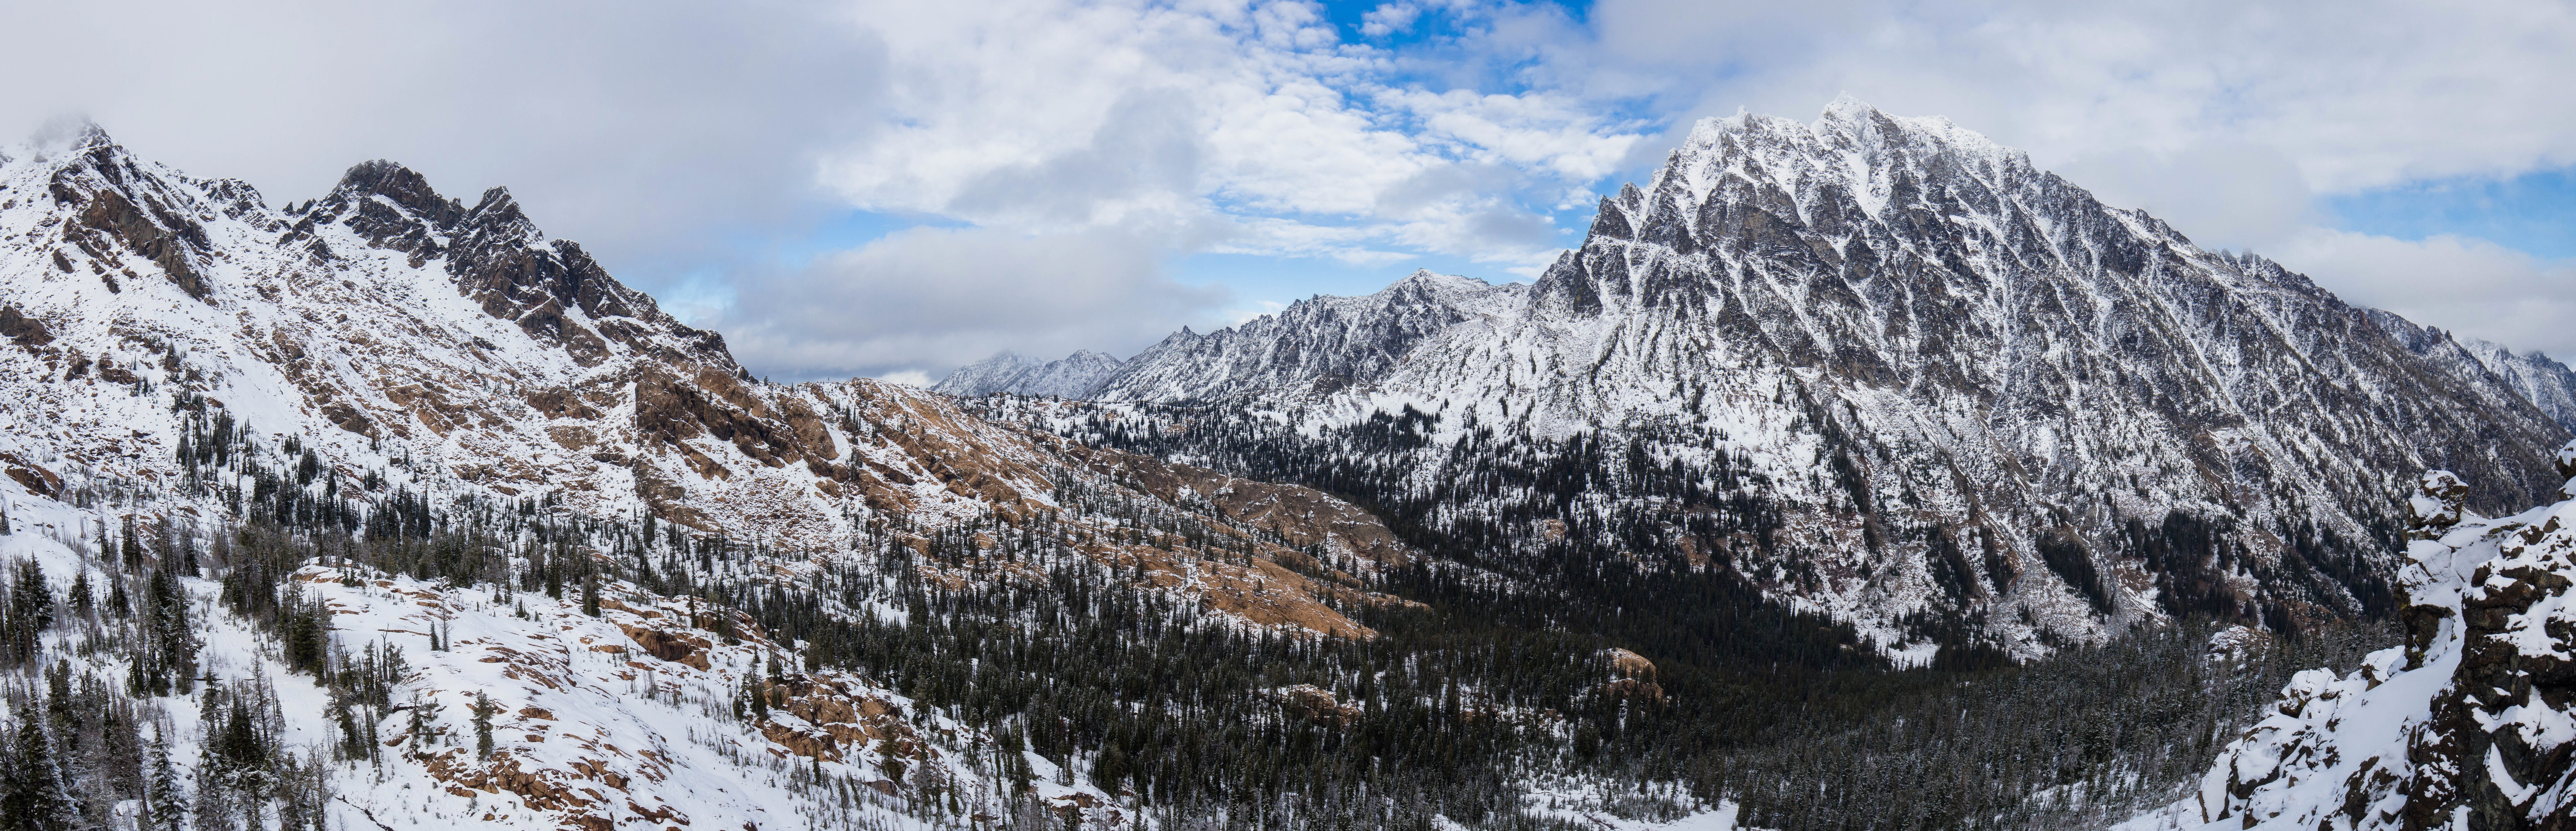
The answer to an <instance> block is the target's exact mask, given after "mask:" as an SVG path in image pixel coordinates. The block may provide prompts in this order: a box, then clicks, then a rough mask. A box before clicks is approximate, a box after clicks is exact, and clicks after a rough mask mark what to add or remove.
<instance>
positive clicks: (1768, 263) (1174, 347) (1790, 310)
mask: <svg viewBox="0 0 2576 831" xmlns="http://www.w3.org/2000/svg"><path fill="white" fill-rule="evenodd" d="M2462 354H2463V355H2466V352H2465V350H2463V352H2462ZM2524 377H2525V376H2514V375H2512V374H2511V373H2506V374H2503V375H2500V374H2499V372H2498V371H2496V370H2491V369H2489V368H2488V364H2487V363H2484V362H2483V361H2482V360H2481V359H2475V358H2473V357H2472V358H2470V359H2466V360H2446V359H2443V358H2442V357H2441V356H2439V355H2428V354H2427V353H2421V352H2419V351H2417V350H2414V349H2410V344H2409V343H2408V342H2406V341H2405V340H2404V339H2401V338H2398V337H2393V336H2392V335H2391V334H2390V333H2389V332H2388V331H2387V330H2386V329H2385V328H2384V327H2383V326H2382V325H2379V324H2377V323H2375V322H2374V319H2373V315H2372V314H2371V313H2370V312H2369V311H2367V310H2364V309H2359V308H2355V307H2353V306H2350V305H2347V304H2345V303H2343V302H2342V301H2340V300H2338V299H2337V298H2335V297H2334V296H2333V295H2332V294H2330V293H2328V292H2326V291H2324V290H2323V289H2320V288H2318V287H2317V286H2316V285H2315V284H2313V283H2311V282H2310V281H2309V280H2308V279H2307V278H2306V277H2304V276H2301V275H2298V274H2295V273H2292V272H2289V271H2287V270H2285V269H2283V268H2282V267H2280V266H2279V265H2277V264H2275V263H2272V262H2270V261H2268V260H2264V259H2261V258H2259V257H2253V256H2240V255H2231V254H2226V253H2218V252H2210V251H2205V250H2202V249H2200V248H2198V247H2195V246H2194V245H2192V243H2191V241H2190V240H2189V239H2187V238H2186V237H2184V236H2183V235H2182V234H2181V233H2180V232H2179V231H2176V230H2175V229H2173V228H2171V227H2168V226H2167V225H2166V224H2165V223H2163V222H2161V221H2159V220H2157V219H2155V218H2154V217H2151V216H2148V215H2146V214H2144V213H2142V212H2139V211H2134V210H2127V209H2121V208H2114V207H2110V206H2107V205H2104V204H2102V203H2101V202H2099V201H2098V200H2096V199H2094V197H2093V196H2092V195H2091V194H2090V193H2088V192H2086V191H2085V190H2083V189H2082V188H2080V187H2077V186H2076V185H2075V184H2073V183H2070V182H2067V181H2065V180H2064V179H2061V178H2059V177H2058V176H2056V175H2054V174H2051V173H2048V172H2047V171H2043V170H2040V169H2038V168H2036V167H2034V166H2032V164H2031V162H2030V160H2029V158H2028V157H2027V156H2026V155H2025V154H2023V153H2021V152H2020V151H2017V150H2013V149H2010V148H2006V147H2002V146H1999V145H1997V144H1995V143H1994V142H1992V141H1990V140H1988V139H1986V138H1985V137H1983V136H1980V135H1978V134H1976V133H1973V132H1969V131H1967V130H1964V129H1961V128H1959V127H1957V126H1954V125H1952V124H1951V123H1950V122H1948V121H1947V120H1944V119H1938V118H1900V117H1895V116H1891V115H1888V114H1886V113H1883V112H1880V111H1878V110H1876V109H1874V108H1871V107H1869V106H1867V105H1865V104H1862V103H1860V102H1857V101H1854V100H1851V99H1849V98H1845V99H1841V100H1837V101H1835V102H1834V103H1833V104H1832V105H1831V106H1829V107H1828V108H1827V109H1826V110H1825V112H1824V114H1823V116H1822V117H1821V118H1819V119H1818V120H1816V121H1814V122H1812V123H1801V122H1797V121H1793V120H1789V119H1782V118H1772V117H1763V116H1754V115H1738V116H1735V117H1731V118H1721V119H1710V120H1707V121H1703V122H1701V123H1700V124H1699V125H1697V127H1696V128H1695V129H1694V130H1693V131H1692V132H1691V133H1690V135H1689V138H1688V139H1686V140H1685V141H1684V143H1683V145H1682V146H1681V147H1680V148H1679V149H1677V150H1675V151H1674V152H1673V153H1672V154H1671V156H1670V157H1669V158H1668V159H1667V160H1666V162H1665V163H1664V165H1663V166H1662V168H1661V169H1660V170H1659V171H1658V172H1657V173H1656V174H1655V175H1654V177H1653V178H1652V179H1650V180H1649V181H1647V182H1646V183H1645V184H1644V186H1643V187H1638V186H1634V185H1631V186H1628V187H1626V188H1624V189H1622V190H1621V191H1620V193H1619V194H1618V195H1617V196H1616V197H1614V198H1606V199H1603V200H1602V201H1601V204H1600V209H1599V213H1598V215H1597V216H1596V218H1595V219H1594V221H1593V224H1592V227H1591V231H1590V233H1589V235H1588V237H1587V238H1586V240H1585V241H1584V243H1583V245H1582V246H1581V247H1580V248H1578V249H1575V250H1572V251H1568V252H1566V253H1565V254H1564V255H1563V256H1562V257H1561V258H1559V259H1558V260H1557V262H1556V263H1555V264H1554V265H1553V266H1551V267H1550V268H1549V269H1548V270H1547V271H1546V272H1545V274H1544V275H1543V276H1542V277H1541V278H1539V279H1538V280H1537V281H1536V283H1535V284H1531V285H1517V284H1515V285H1504V286H1488V285H1485V284H1483V283H1481V282H1478V281H1474V280H1468V279H1464V278H1455V277H1440V276H1437V275H1431V274H1428V273H1417V274H1415V275H1413V276H1411V277H1408V278H1406V279H1404V280H1402V281H1400V282H1398V283H1396V284H1395V285H1394V286H1392V287H1390V288H1388V289H1387V290H1386V291H1383V292H1380V293H1378V294H1376V295H1371V296H1368V297H1356V298H1316V299H1313V300H1309V301H1306V302H1303V303H1299V304H1297V305H1296V306H1294V307H1291V308H1290V309H1288V310H1285V311H1282V312H1280V313H1278V314H1275V315H1271V316H1268V317H1264V318H1260V319H1257V320H1254V321H1251V322H1248V323H1245V324H1243V325H1241V326H1237V327H1234V328H1231V329H1226V330H1223V331H1219V332H1214V333H1208V334H1198V333H1194V332H1189V331H1186V330H1185V331H1182V332H1180V333H1178V334H1175V335H1172V336H1171V337H1169V338H1167V339H1166V340H1164V341H1163V342H1162V343H1160V344H1157V345H1156V346H1154V347H1152V348H1150V349H1148V350H1146V351H1145V352H1144V353H1142V354H1140V355H1139V356H1137V357H1136V358H1135V359H1133V360H1131V361H1129V362H1128V364H1127V366H1126V367H1125V368H1123V369H1122V370H1120V371H1119V373H1118V374H1117V375H1115V376H1113V377H1111V378H1110V379H1108V380H1107V381H1105V382H1103V383H1102V384H1101V386H1100V387H1099V389H1098V390H1096V391H1095V392H1094V396H1093V397H1095V398H1098V399H1101V400H1104V401H1114V402H1135V403H1138V404H1162V405H1199V404H1224V405H1226V406H1223V407H1216V408H1209V409H1207V410H1204V411H1194V412H1197V414H1196V415H1193V416H1191V417H1192V418H1199V419H1206V418H1215V417H1219V416H1218V415H1217V414H1220V413H1223V412H1226V411H1228V410H1235V409H1240V410H1250V411H1258V412H1262V413H1268V414H1269V415H1268V416H1264V417H1272V418H1277V419H1281V420H1284V421H1288V422H1295V423H1300V424H1306V425H1310V426H1309V428H1306V429H1311V426H1312V425H1317V424H1359V423H1362V422H1363V421H1364V420H1366V419H1368V418H1369V417H1371V415H1372V414H1374V413H1381V412H1382V413H1389V414H1392V413H1398V412H1399V411H1401V410H1402V409H1403V408H1406V407H1411V408H1414V409H1415V410H1418V411H1419V412H1421V413H1424V414H1427V415H1428V416H1430V417H1434V418H1436V419H1437V425H1436V426H1435V427H1433V428H1431V429H1432V431H1433V433H1434V435H1432V436H1431V437H1430V438H1429V439H1428V440H1427V448H1428V449H1425V450H1422V451H1420V454H1421V459H1420V463H1419V464H1418V465H1417V467H1418V469H1419V470H1421V471H1422V473H1421V477H1422V479H1423V481H1421V482H1419V483H1417V484H1418V487H1416V488H1415V490H1416V491H1417V493H1429V492H1431V491H1432V490H1434V489H1436V488H1438V487H1441V483H1440V482H1439V481H1435V480H1438V479H1440V478H1442V477H1446V478H1449V479H1452V480H1454V479H1456V478H1457V476H1458V475H1459V474H1457V473H1456V472H1454V471H1447V472H1444V471H1442V470H1441V464H1442V462H1441V461H1440V460H1442V459H1446V458H1449V455H1448V454H1450V453H1451V451H1450V450H1448V449H1447V448H1450V447H1453V446H1455V443H1456V442H1457V440H1458V439H1459V438H1461V437H1462V436H1466V435H1468V434H1471V433H1473V432H1474V431H1476V430H1479V429H1491V430H1499V431H1503V432H1504V433H1507V434H1508V433H1513V431H1520V432H1524V433H1526V434H1527V435H1530V436H1533V437H1538V438H1566V437H1570V436H1578V435H1596V436H1604V437H1611V438H1609V439H1607V440H1610V441H1614V442H1626V441H1632V440H1633V441H1639V442H1643V444H1642V445H1641V446H1640V451H1639V452H1642V453H1644V454H1646V455H1645V456H1644V457H1642V458H1641V459H1640V460H1639V461H1637V462H1631V463H1630V467H1631V469H1632V470H1635V469H1641V468H1638V467H1636V466H1637V465H1639V464H1645V465H1653V466H1665V465H1672V464H1681V465H1685V466H1687V467H1692V468H1694V469H1710V467H1709V466H1710V465H1711V464H1713V460H1725V459H1732V458H1734V457H1736V456H1739V455H1740V456H1741V457H1742V458H1743V459H1745V460H1746V461H1748V462H1749V463H1750V465H1751V466H1752V469H1753V470H1754V471H1755V472H1757V473H1758V474H1760V475H1761V476H1763V477H1765V478H1766V479H1767V480H1768V481H1769V482H1770V483H1772V484H1771V485H1770V486H1769V487H1768V488H1767V489H1766V491H1765V493H1764V494H1763V495H1764V496H1765V497H1767V498H1770V499H1773V500H1775V501H1776V502H1777V504H1780V505H1782V506H1784V510H1785V511H1786V512H1787V515H1788V516H1787V520H1786V523H1785V526H1786V527H1785V529H1784V533H1785V534H1786V540H1787V542H1785V543H1782V544H1780V545H1776V546H1761V547H1759V550H1754V551H1750V552H1747V551H1744V550H1742V549H1743V548H1744V547H1742V546H1731V545H1730V546H1726V547H1728V548H1731V549H1736V550H1734V551H1731V552H1730V554H1729V556H1735V557H1743V558H1745V559H1744V560H1743V561H1742V562H1739V563H1737V564H1736V566H1735V567H1737V568H1739V569H1742V570H1744V571H1745V572H1746V573H1747V574H1748V575H1752V579H1755V580H1756V581H1757V582H1761V583H1763V584H1764V585H1765V587H1766V591H1771V592H1774V593H1776V594H1777V595H1779V596H1782V597H1784V598H1787V599H1790V600H1792V601H1794V602H1796V603H1798V604H1800V605H1801V607H1802V608H1809V609H1816V610H1822V611H1826V612H1828V613H1830V614H1832V615H1834V616H1836V617H1837V618H1839V619H1843V620H1847V621H1851V622H1854V623H1856V624H1858V625H1861V626H1862V627H1863V629H1864V631H1866V632H1868V633H1870V634H1871V636H1872V637H1874V638H1878V639H1881V642H1882V643H1883V644H1897V643H1909V642H1917V643H1919V641H1918V640H1917V635H1915V634H1912V633H1911V632H1910V631H1909V628H1910V627H1908V626H1904V625H1900V624H1898V623H1897V621H1899V620H1901V619H1904V618H1907V617H1908V616H1918V615H1932V616H1944V615H1953V616H1955V617H1956V618H1957V619H1959V620H1961V621H1963V622H1964V623H1963V625H1966V626H1967V627H1968V628H1970V629H1972V630H1983V631H1987V632H1990V633H1992V634H1993V635H1994V637H1996V638H1997V639H1998V640H2002V641H2005V642H2007V643H2006V645H2007V647H2008V648H2010V649H2012V650H2014V651H2016V652H2019V653H2022V654H2033V653H2035V652H2036V651H2041V650H2042V647H2041V646H2040V645H2039V644H2040V643H2041V641H2043V640H2044V638H2043V637H2041V636H2042V635H2043V634H2053V635H2056V636H2070V637H2075V638H2079V639H2083V638H2089V637H2092V636H2094V634H2096V633H2100V632H2103V631H2108V630H2107V629H2105V628H2103V627H2105V626H2114V625H2116V622H2119V621H2134V620H2141V619H2150V618H2159V617H2164V616H2167V615H2170V614H2175V613H2183V612H2191V611H2213V612H2220V613H2240V614H2241V613H2250V612H2254V611H2256V610H2261V614H2263V615H2264V616H2267V617H2271V618H2274V619H2275V620H2276V621H2277V622H2279V623H2282V624H2283V625H2289V624H2292V623H2295V620H2296V619H2299V618H2308V617H2313V616H2320V615H2322V616H2335V615H2344V614H2356V613H2360V612H2362V611H2364V610H2365V608H2366V607H2368V606H2370V605H2372V604H2374V603H2378V602H2383V601H2382V600H2381V599H2380V598H2384V596H2385V591H2384V582H2383V581H2384V578H2385V575H2386V574H2388V573H2390V572H2392V571H2393V569H2394V566H2393V564H2391V563H2390V562H2389V558H2388V555H2386V554H2385V553H2382V552H2383V549H2382V547H2381V546H2380V544H2378V543H2377V542H2375V541H2374V539H2375V538H2376V537H2384V536H2387V534H2388V532H2387V530H2386V529H2388V528H2391V527H2393V525H2394V518H2393V517H2392V516H2391V514H2390V512H2389V510H2388V508H2387V507H2386V504H2385V497H2384V494H2386V493H2388V492H2390V491H2391V490H2392V489H2393V488H2394V487H2395V486H2396V485H2397V484H2398V483H2400V482H2403V481H2407V480H2408V479H2409V477H2411V476H2413V475H2414V473H2415V472H2417V471H2421V470H2424V469H2427V468H2433V467H2440V468H2445V469H2450V470H2454V471H2456V472H2457V473H2458V474H2459V475H2460V476H2462V477H2463V478H2464V479H2466V480H2468V481H2470V482H2472V483H2473V484H2474V485H2475V486H2476V491H2475V492H2476V493H2477V494H2479V496H2478V498H2479V499H2482V500H2486V501H2485V502H2483V503H2482V504H2484V505H2506V504H2517V503H2521V502H2527V501H2529V500H2530V499H2532V498H2534V497H2535V496H2536V495H2538V494H2540V493H2542V492H2544V490H2545V488H2546V487H2548V486H2549V485H2551V484H2554V482H2555V480H2554V478H2553V477H2551V476H2550V474H2549V472H2548V469H2549V465H2548V463H2547V461H2546V460H2545V459H2543V458H2542V457H2541V456H2540V455H2539V454H2538V453H2537V452H2535V451H2534V450H2532V448H2540V447H2550V446H2555V445H2556V444H2557V443H2559V442H2561V441H2564V440H2565V439H2566V437H2567V435H2568V430H2567V428H2566V427H2565V426H2562V424H2561V423H2560V422H2559V421H2557V420H2555V419H2554V418H2553V417H2552V416H2551V414H2550V413H2548V412H2546V411H2544V410H2543V409H2541V408H2540V407H2536V406H2534V404H2533V400H2541V401H2549V400H2552V399H2550V398H2549V397H2548V394H2547V393H2546V392H2545V391H2544V392H2543V393H2542V394H2539V395H2533V394H2532V393H2531V392H2530V391H2529V390H2530V389H2532V382H2528V381H2526V380H2523V379H2524ZM2542 386H2546V384H2545V383H2544V384H2542ZM1256 421H1257V420H1256ZM1676 436H1679V438H1675V437H1676ZM1614 446H1615V445H1614ZM1614 478H1615V477H1614ZM1459 509H1460V510H1472V509H1473V508H1472V506H1469V505H1462V506H1459ZM1600 510H1601V511H1603V513H1601V514H1599V515H1600V516H1603V517H1608V516H1611V515H1612V514H1611V513H1609V512H1610V511H1612V510H1613V509H1611V508H1609V507H1603V508H1601V509H1600ZM1529 521H1530V522H1539V521H1540V520H1538V519H1535V518H1533V519H1531V520H1529ZM1679 521H1680V520H1674V521H1673V522H1676V523H1678V522H1679ZM2203 528H2215V529H2217V530H2216V531H2215V532H2213V533H2203V532H2202V530H2200V529H2203ZM1533 533H1537V532H1533ZM1547 533H1557V532H1554V531H1549V532H1547ZM1935 537H1938V538H1941V539H1940V540H1939V541H1935V540H1934V538H1935ZM2177 541H2184V542H2177ZM2186 542H2187V545H2186V544H2185V543H2186ZM1604 544H1610V543H1609V542H1608V541H1607V540H1606V539H1605V542H1604ZM1963 545H1964V546H1965V547H1966V549H1967V550H1968V551H1969V552H1976V551H1978V550H1979V549H1982V550H1983V552H1984V553H1983V554H1982V555H1981V556H1980V555H1974V554H1971V555H1967V556H1961V555H1959V554H1956V553H1954V552H1956V551H1957V550H1958V549H1959V548H1960V547H1961V546H1963ZM2177 546H2182V547H2185V548H2189V549H2190V550H2189V551H2187V552H2184V553H2175V551H2176V550H2177ZM1784 559H1785V560H1788V561H1789V562H1783V560H1784ZM1801 564H1803V566H1802V565H1801ZM1803 568H1812V569H1813V571H1812V574H1813V575H1814V576H1807V577H1798V578H1796V579H1791V578H1789V577H1784V576H1780V575H1785V574H1789V573H1791V572H1797V571H1801V570H1802V569H1803ZM1945 597H1946V598H1948V599H1945ZM2021 621H2029V622H2031V623H2030V624H2028V625H2026V624H2025V623H2023V622H2021Z"/></svg>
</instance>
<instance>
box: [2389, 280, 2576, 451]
mask: <svg viewBox="0 0 2576 831" xmlns="http://www.w3.org/2000/svg"><path fill="white" fill-rule="evenodd" d="M2370 319H2371V321H2372V322H2374V323H2377V324H2379V328H2380V329H2382V330H2384V331H2386V332H2388V335H2389V336H2390V337H2393V338H2396V339H2397V342H2398V343H2401V344H2405V345H2406V348H2407V349H2408V350H2410V351H2413V352H2414V353H2415V354H2417V355H2422V356H2424V357H2425V358H2426V359H2428V360H2432V361H2436V362H2441V363H2444V364H2446V365H2449V366H2450V367H2451V371H2452V372H2453V374H2458V375H2472V374H2475V373H2476V368H2475V367H2471V366H2470V365H2469V364H2470V362H2474V363H2475V364H2476V366H2477V367H2483V368H2485V369H2486V371H2488V372H2492V373H2495V375H2496V377H2497V378H2500V379H2503V380H2504V383H2505V384H2506V385H2507V386H2510V387H2512V388H2513V389H2514V390H2515V391H2517V392H2520V393H2522V396H2523V397H2524V398H2527V399H2530V401H2531V403H2532V404H2533V405H2534V406H2537V407H2539V408H2540V411H2541V412H2543V413H2547V414H2548V415H2549V417H2550V418H2552V419H2556V420H2557V421H2558V423H2559V424H2560V425H2562V426H2565V427H2567V428H2569V429H2576V370H2570V369H2568V368H2567V365H2566V364H2562V363H2559V362H2558V361H2557V360H2556V359H2554V358H2551V357H2549V356H2548V355H2545V354H2542V353H2540V352H2537V351H2534V352H2523V353H2516V352H2514V351H2513V350H2511V349H2507V348H2505V347H2504V346H2503V345H2501V344H2497V343H2494V342H2492V341H2484V340H2479V339H2477V338H2464V337H2459V336H2458V335H2456V334H2454V333H2451V332H2445V331H2442V330H2440V329H2435V328H2433V327H2430V326H2418V325H2416V324H2415V322H2414V321H2410V320H2407V319H2406V318H2403V317H2399V316H2398V315H2397V314H2396V313H2394V312H2388V311H2383V310H2379V309H2372V310H2370Z"/></svg>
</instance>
